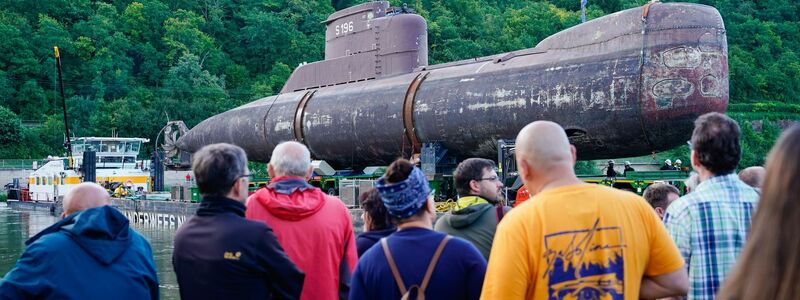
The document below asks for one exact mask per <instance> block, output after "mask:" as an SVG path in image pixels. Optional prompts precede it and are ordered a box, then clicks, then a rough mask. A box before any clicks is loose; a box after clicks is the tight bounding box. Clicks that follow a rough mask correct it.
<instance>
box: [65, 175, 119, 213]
mask: <svg viewBox="0 0 800 300" xmlns="http://www.w3.org/2000/svg"><path fill="white" fill-rule="evenodd" d="M109 204H111V197H110V196H109V195H108V192H106V190H105V189H104V188H103V187H102V186H99V185H97V184H96V183H94V182H84V183H81V184H78V185H77V186H75V187H74V188H73V189H72V190H70V191H69V192H68V193H67V194H66V195H64V202H63V203H62V205H63V207H64V212H63V213H62V214H61V217H62V218H66V217H67V216H69V215H71V214H73V213H76V212H79V211H82V210H86V209H89V208H94V207H100V206H103V205H109Z"/></svg>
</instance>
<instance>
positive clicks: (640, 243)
mask: <svg viewBox="0 0 800 300" xmlns="http://www.w3.org/2000/svg"><path fill="white" fill-rule="evenodd" d="M683 264H684V263H683V258H682V257H681V255H680V253H679V252H678V248H677V247H676V246H675V244H674V242H673V241H672V239H671V238H670V236H669V234H668V233H667V230H666V229H665V228H664V225H663V224H662V223H661V220H659V218H658V216H657V215H656V213H655V211H653V209H652V208H651V207H650V205H648V204H647V202H646V201H645V200H644V199H642V198H641V197H639V196H637V195H635V194H633V193H629V192H624V191H620V190H617V189H613V188H610V187H606V186H601V185H595V184H583V185H571V186H564V187H559V188H555V189H551V190H547V191H544V192H542V193H539V194H538V195H536V196H534V197H533V198H531V199H530V200H529V201H526V202H525V203H523V204H520V206H518V207H517V208H514V209H512V210H511V211H510V212H509V213H508V215H506V216H505V218H503V221H502V222H500V224H499V226H498V228H497V232H496V233H495V236H494V242H493V243H492V252H491V255H490V256H489V265H488V268H487V270H486V278H485V280H484V283H483V292H482V294H481V299H639V287H640V285H641V282H642V276H644V275H646V276H658V275H663V274H667V273H671V272H674V271H676V270H678V269H679V268H681V267H683Z"/></svg>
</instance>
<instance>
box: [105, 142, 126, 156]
mask: <svg viewBox="0 0 800 300" xmlns="http://www.w3.org/2000/svg"><path fill="white" fill-rule="evenodd" d="M103 144H107V145H108V150H107V152H112V153H113V152H121V151H122V149H121V148H120V145H119V142H117V141H109V142H103Z"/></svg>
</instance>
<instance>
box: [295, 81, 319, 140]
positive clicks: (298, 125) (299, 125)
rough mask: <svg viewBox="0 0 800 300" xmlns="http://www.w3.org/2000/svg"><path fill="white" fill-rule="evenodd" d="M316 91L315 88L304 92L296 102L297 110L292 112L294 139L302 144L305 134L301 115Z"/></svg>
mask: <svg viewBox="0 0 800 300" xmlns="http://www.w3.org/2000/svg"><path fill="white" fill-rule="evenodd" d="M316 92H317V90H313V91H308V92H306V94H305V95H303V98H301V99H300V102H298V103H297V110H296V111H295V114H294V139H295V140H297V141H298V142H300V143H303V144H305V136H304V135H303V115H304V114H305V111H306V105H307V104H308V101H309V100H311V97H312V96H314V93H316ZM306 146H308V145H306Z"/></svg>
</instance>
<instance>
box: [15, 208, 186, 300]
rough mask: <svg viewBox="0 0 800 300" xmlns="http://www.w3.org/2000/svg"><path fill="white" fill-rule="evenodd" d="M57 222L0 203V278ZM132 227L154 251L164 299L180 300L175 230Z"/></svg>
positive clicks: (139, 224) (42, 214) (55, 218)
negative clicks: (174, 257) (174, 264)
mask: <svg viewBox="0 0 800 300" xmlns="http://www.w3.org/2000/svg"><path fill="white" fill-rule="evenodd" d="M58 220H59V218H58V217H55V216H52V215H50V213H48V212H46V211H16V210H13V209H11V208H9V207H8V206H6V204H5V203H0V277H2V276H5V274H6V273H7V272H8V271H9V270H11V268H12V267H14V264H15V263H16V261H17V258H19V256H20V254H22V252H23V251H24V250H25V240H27V239H28V238H30V237H32V236H34V235H35V234H36V233H38V232H39V231H41V230H42V229H45V228H47V227H48V226H50V225H52V224H53V223H55V222H56V221H58ZM131 226H133V228H134V229H136V230H137V231H138V232H139V233H141V234H142V235H144V237H145V238H147V240H148V241H150V246H151V247H152V248H153V257H154V258H155V261H156V269H157V271H158V281H159V285H160V290H161V299H167V300H169V299H179V298H180V295H179V294H178V281H177V279H176V278H175V272H173V271H172V261H171V259H172V249H173V248H172V240H173V238H174V237H175V231H176V227H175V226H148V225H146V224H142V223H131Z"/></svg>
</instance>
